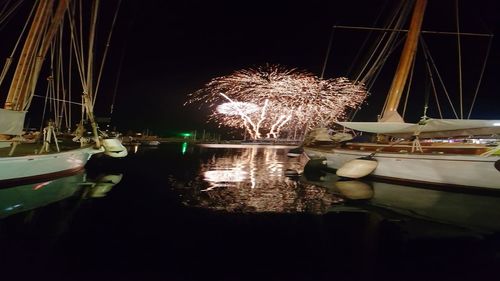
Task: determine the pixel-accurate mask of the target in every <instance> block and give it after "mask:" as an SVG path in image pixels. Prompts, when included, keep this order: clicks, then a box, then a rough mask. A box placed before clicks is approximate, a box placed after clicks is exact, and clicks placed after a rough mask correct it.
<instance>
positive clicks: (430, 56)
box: [421, 38, 458, 119]
mask: <svg viewBox="0 0 500 281" xmlns="http://www.w3.org/2000/svg"><path fill="white" fill-rule="evenodd" d="M421 41H422V45H423V46H424V49H425V52H427V55H428V56H429V60H430V62H431V65H432V67H433V69H434V71H435V72H436V75H437V76H438V79H439V82H440V84H441V87H442V88H443V91H444V93H445V95H446V98H447V99H448V103H449V104H450V106H451V109H452V110H453V114H454V115H455V118H456V119H458V114H457V111H456V110H455V107H454V106H453V102H452V101H451V98H450V95H449V94H448V91H447V90H446V86H445V85H444V82H443V79H442V77H441V74H440V73H439V71H438V69H437V66H436V63H435V62H434V59H433V58H432V55H431V53H430V51H429V48H428V47H427V44H426V43H425V41H424V40H423V38H422V40H421Z"/></svg>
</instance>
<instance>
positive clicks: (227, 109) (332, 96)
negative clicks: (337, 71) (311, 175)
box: [186, 65, 367, 139]
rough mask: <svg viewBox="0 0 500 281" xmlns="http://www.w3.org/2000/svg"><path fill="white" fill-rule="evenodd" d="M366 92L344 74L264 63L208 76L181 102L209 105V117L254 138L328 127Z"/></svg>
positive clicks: (361, 99) (359, 102) (362, 98)
mask: <svg viewBox="0 0 500 281" xmlns="http://www.w3.org/2000/svg"><path fill="white" fill-rule="evenodd" d="M366 95H367V92H366V89H365V87H364V85H362V84H360V83H353V82H350V81H349V80H348V79H347V78H343V77H341V78H335V79H320V78H318V77H316V76H315V75H313V74H311V73H308V72H304V71H299V70H297V69H286V68H284V67H282V66H279V65H266V66H262V67H258V68H250V69H244V70H239V71H236V72H234V73H233V74H231V75H228V76H222V77H217V78H214V79H212V80H211V81H210V82H209V83H207V84H206V85H205V87H204V88H202V89H200V90H198V91H196V92H194V93H193V94H190V95H189V100H188V102H186V104H191V103H201V102H204V104H207V105H208V106H209V107H210V108H213V109H214V111H213V113H212V114H211V115H210V116H209V120H212V121H215V122H217V123H219V124H220V125H223V126H228V127H233V128H244V129H245V130H246V131H247V132H248V133H249V134H250V136H251V137H252V138H253V139H260V138H277V137H278V136H279V135H280V133H281V132H283V131H288V132H291V131H297V130H299V131H303V130H308V129H311V128H314V127H316V126H318V125H328V124H331V123H332V122H333V121H337V120H339V119H341V118H343V117H345V113H346V110H347V109H348V108H351V109H353V108H357V107H358V106H359V105H360V104H361V103H362V102H363V100H364V99H365V97H366Z"/></svg>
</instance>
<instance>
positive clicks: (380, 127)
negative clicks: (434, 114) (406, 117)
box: [337, 119, 500, 138]
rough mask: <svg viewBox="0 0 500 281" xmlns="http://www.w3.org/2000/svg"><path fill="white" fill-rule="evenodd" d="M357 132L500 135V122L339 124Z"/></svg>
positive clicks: (434, 121) (433, 121) (439, 120)
mask: <svg viewBox="0 0 500 281" xmlns="http://www.w3.org/2000/svg"><path fill="white" fill-rule="evenodd" d="M337 123H338V124H340V125H342V126H344V127H346V128H350V129H353V130H357V131H362V132H369V133H376V134H382V135H389V136H395V137H410V136H413V135H417V134H418V135H419V136H420V137H423V138H432V137H457V136H473V135H483V136H485V135H494V134H500V120H463V119H428V120H426V121H425V123H424V124H423V125H420V124H413V123H399V122H337Z"/></svg>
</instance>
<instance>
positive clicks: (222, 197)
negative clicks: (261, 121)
mask: <svg viewBox="0 0 500 281" xmlns="http://www.w3.org/2000/svg"><path fill="white" fill-rule="evenodd" d="M203 149H205V148H201V150H203ZM289 149H290V148H270V147H267V148H264V147H257V146H253V147H252V146H249V147H246V148H232V149H221V148H217V149H216V152H214V151H210V152H208V153H206V155H209V157H208V158H205V159H203V160H201V163H200V164H199V171H198V177H196V178H195V179H194V180H191V181H189V183H186V184H184V183H179V182H177V183H174V184H173V186H174V187H175V188H176V189H177V190H178V192H180V193H182V198H183V199H182V200H183V203H184V204H185V205H188V206H192V207H201V208H207V209H212V210H224V211H227V212H280V213H293V212H306V213H313V214H327V213H329V212H343V211H348V212H351V211H355V212H366V213H370V214H372V215H376V216H380V217H381V219H387V218H389V219H391V218H394V219H395V220H407V219H408V220H409V219H412V220H413V221H415V220H418V221H420V222H424V223H426V222H432V223H438V224H441V225H453V226H454V227H462V228H466V229H469V230H474V231H475V230H479V231H483V232H495V231H499V230H500V220H495V219H492V218H498V217H500V196H498V195H480V194H471V193H460V192H456V191H455V192H450V191H443V190H436V189H430V188H426V187H417V186H406V185H405V186H403V185H400V184H394V183H387V182H379V181H365V180H362V181H352V180H342V179H339V177H337V176H336V175H335V174H333V173H328V172H324V171H312V170H309V171H308V169H307V166H306V165H305V164H306V162H307V159H306V158H305V157H304V156H301V157H298V158H290V157H287V156H286V155H287V151H288V150H289ZM171 180H172V181H176V180H175V179H171Z"/></svg>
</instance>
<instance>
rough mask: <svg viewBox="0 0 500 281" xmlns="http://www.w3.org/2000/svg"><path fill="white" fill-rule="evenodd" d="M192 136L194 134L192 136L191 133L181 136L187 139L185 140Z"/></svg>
mask: <svg viewBox="0 0 500 281" xmlns="http://www.w3.org/2000/svg"><path fill="white" fill-rule="evenodd" d="M192 135H193V134H191V133H181V136H183V137H185V138H187V137H190V136H192Z"/></svg>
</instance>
